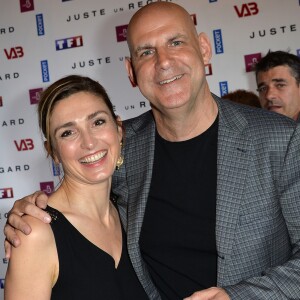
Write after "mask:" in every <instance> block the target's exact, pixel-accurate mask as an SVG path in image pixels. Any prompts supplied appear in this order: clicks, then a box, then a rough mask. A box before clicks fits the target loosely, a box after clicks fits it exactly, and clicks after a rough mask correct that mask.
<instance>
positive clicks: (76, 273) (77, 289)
mask: <svg viewBox="0 0 300 300" xmlns="http://www.w3.org/2000/svg"><path fill="white" fill-rule="evenodd" d="M46 211H47V212H48V213H50V215H51V216H52V222H51V228H52V230H53V234H54V237H55V242H56V247H57V253H58V258H59V276H58V279H57V282H56V283H55V285H54V287H53V288H52V295H51V300H55V299H59V300H61V299H64V300H71V299H72V300H77V299H78V300H82V299H88V300H93V299H95V300H96V299H97V300H98V299H103V300H105V299H109V300H111V299H113V300H125V299H128V300H133V299H139V300H142V299H143V300H146V299H148V297H147V294H146V292H145V291H144V290H143V288H142V286H141V284H140V282H139V280H138V278H137V276H136V274H135V272H134V269H133V267H132V264H131V262H130V259H129V255H128V252H127V247H126V234H125V232H124V230H123V228H122V239H123V243H122V254H121V258H120V262H119V264H118V267H117V268H115V261H114V259H113V258H112V257H111V256H110V255H109V254H108V253H106V252H105V251H103V250H101V249H100V248H98V247H97V246H95V245H94V244H93V243H92V242H90V241H89V240H87V239H86V238H85V237H84V236H83V235H82V234H81V233H80V232H79V231H78V230H77V229H76V228H75V227H74V226H73V225H72V224H71V223H70V222H69V221H68V220H67V219H66V218H65V216H64V215H63V214H62V213H60V212H59V211H58V210H56V209H54V208H52V207H50V206H48V207H47V208H46Z"/></svg>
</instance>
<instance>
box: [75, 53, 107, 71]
mask: <svg viewBox="0 0 300 300" xmlns="http://www.w3.org/2000/svg"><path fill="white" fill-rule="evenodd" d="M110 63H111V59H110V56H107V57H103V58H102V57H100V58H97V59H90V60H87V61H85V60H83V61H79V62H78V64H77V63H76V62H74V63H73V65H72V67H71V68H72V69H73V70H74V69H76V68H77V67H78V68H85V67H93V66H95V65H96V66H98V65H104V64H110Z"/></svg>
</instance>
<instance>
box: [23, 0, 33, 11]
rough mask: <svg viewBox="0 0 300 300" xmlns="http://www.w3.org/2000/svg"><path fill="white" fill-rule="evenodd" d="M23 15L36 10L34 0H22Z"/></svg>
mask: <svg viewBox="0 0 300 300" xmlns="http://www.w3.org/2000/svg"><path fill="white" fill-rule="evenodd" d="M20 7H21V13H23V12H26V11H31V10H34V4H33V0H20Z"/></svg>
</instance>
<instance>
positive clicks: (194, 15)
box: [190, 14, 197, 26]
mask: <svg viewBox="0 0 300 300" xmlns="http://www.w3.org/2000/svg"><path fill="white" fill-rule="evenodd" d="M190 16H191V18H192V20H193V23H194V25H195V26H196V25H197V16H196V14H191V15H190Z"/></svg>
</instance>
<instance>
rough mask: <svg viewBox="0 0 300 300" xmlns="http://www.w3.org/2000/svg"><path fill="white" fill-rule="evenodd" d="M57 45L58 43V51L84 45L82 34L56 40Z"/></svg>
mask: <svg viewBox="0 0 300 300" xmlns="http://www.w3.org/2000/svg"><path fill="white" fill-rule="evenodd" d="M55 45H56V51H58V50H64V49H70V48H75V47H82V46H83V41H82V36H81V35H80V36H74V37H69V38H66V39H61V40H56V41H55Z"/></svg>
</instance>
